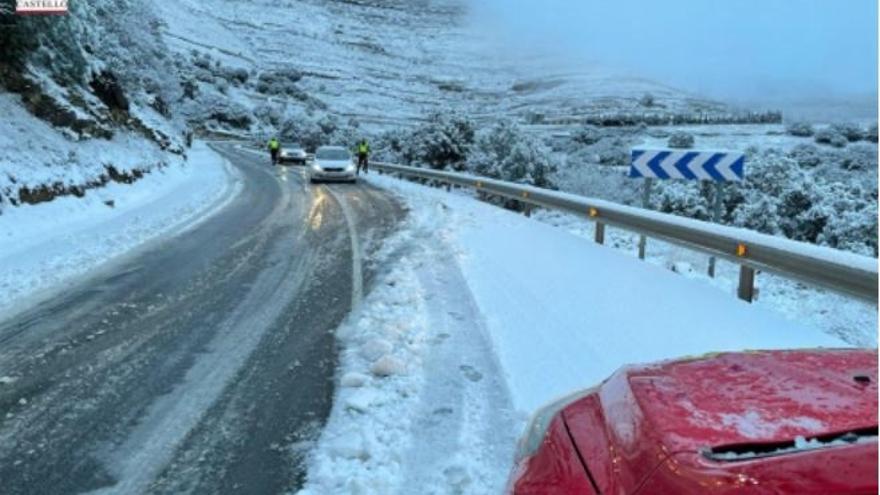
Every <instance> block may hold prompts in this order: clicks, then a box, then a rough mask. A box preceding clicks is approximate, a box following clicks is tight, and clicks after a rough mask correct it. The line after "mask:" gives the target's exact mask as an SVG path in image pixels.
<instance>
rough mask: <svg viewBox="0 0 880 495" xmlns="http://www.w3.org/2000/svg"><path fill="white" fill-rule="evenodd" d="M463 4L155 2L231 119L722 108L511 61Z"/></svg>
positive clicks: (664, 90)
mask: <svg viewBox="0 0 880 495" xmlns="http://www.w3.org/2000/svg"><path fill="white" fill-rule="evenodd" d="M468 5H469V4H468V2H466V1H464V0H424V1H411V0H360V1H353V0H290V1H287V2H284V3H278V2H268V1H252V2H238V1H232V0H206V1H196V0H179V1H175V2H155V6H156V8H157V9H158V11H159V14H160V17H161V18H162V20H163V22H162V26H161V31H162V33H163V34H164V37H165V40H166V43H167V44H169V45H170V46H171V47H173V48H174V49H176V50H177V51H178V52H179V53H180V54H183V55H184V56H187V57H193V54H194V53H204V54H208V55H209V56H210V60H208V61H207V62H206V61H205V60H204V59H199V58H197V57H196V58H193V61H192V62H191V63H192V64H193V65H194V66H193V76H192V77H193V79H194V80H195V82H194V85H197V86H199V87H200V88H201V89H202V92H203V98H206V99H215V100H217V101H218V103H219V104H220V105H221V106H223V105H226V106H231V107H233V108H230V111H229V112H228V113H231V114H233V115H243V114H246V113H248V112H254V111H257V113H261V112H262V113H266V112H267V110H266V109H265V108H262V110H261V109H260V107H263V106H264V105H265V104H266V103H267V102H268V103H269V105H272V106H274V108H278V107H280V106H284V105H285V103H287V104H290V105H293V106H296V107H302V108H304V109H306V110H307V111H309V112H310V113H313V112H319V113H320V112H323V111H329V112H331V113H333V114H334V115H337V116H339V117H342V118H343V119H345V118H349V117H350V118H356V119H357V120H358V121H359V122H360V123H362V124H366V125H371V126H374V127H395V126H399V125H408V124H412V123H414V122H416V121H419V120H420V119H422V118H423V117H424V116H425V115H426V114H427V113H429V112H431V111H436V110H457V111H460V112H462V113H466V114H468V115H471V116H473V117H475V118H477V119H478V120H481V121H494V120H497V119H498V117H499V116H519V117H522V118H535V116H540V117H543V118H547V119H551V120H552V119H555V118H566V117H571V116H576V117H577V116H584V115H596V114H601V113H607V112H620V111H634V112H639V113H645V112H649V113H655V114H670V113H681V112H710V113H717V112H727V111H728V109H727V107H726V106H725V105H723V104H720V103H718V102H712V101H707V100H705V99H701V98H698V97H696V96H694V95H690V94H687V93H685V92H683V91H679V90H676V89H674V88H669V87H666V86H663V85H660V84H657V83H654V82H652V81H648V80H644V79H638V78H632V77H623V76H620V75H617V74H614V73H612V72H609V71H606V70H603V69H599V68H594V69H589V70H584V69H581V70H574V71H571V70H570V71H567V72H560V71H559V70H558V69H551V68H549V67H547V66H545V65H543V64H542V63H541V61H539V60H525V61H522V60H519V61H512V60H509V59H507V58H505V56H504V55H502V54H501V53H500V52H499V51H497V50H494V49H493V48H492V42H491V40H486V39H483V38H482V34H481V33H479V32H478V30H476V29H474V28H473V26H471V25H469V23H468V22H465V20H466V15H467V8H468ZM218 64H219V65H218ZM206 65H207V66H208V67H205V66H206ZM197 66H202V67H201V68H199V67H197ZM235 69H238V70H244V71H246V72H247V73H248V74H249V75H250V79H249V81H248V82H247V83H242V84H237V82H236V81H234V80H232V81H229V78H228V77H225V76H224V74H226V73H229V71H231V70H235ZM209 72H213V74H211V73H209ZM273 72H278V73H280V74H281V77H278V78H271V79H270V80H268V84H262V85H261V84H260V82H261V81H260V78H261V77H267V78H268V77H271V73H273ZM217 79H227V82H222V81H220V82H219V83H218V84H219V87H220V88H221V92H222V93H223V94H222V95H214V96H213V97H210V96H207V95H205V93H211V92H212V91H213V88H212V83H217ZM228 82H232V84H231V85H230V84H228ZM213 85H214V86H217V84H213ZM646 95H650V97H651V98H652V99H653V101H652V103H651V106H650V107H645V105H643V102H642V100H643V98H645V96H646ZM212 106H214V105H212ZM224 118H225V117H224V116H221V120H223V119H224ZM233 120H237V119H233ZM221 124H223V123H222V122H221Z"/></svg>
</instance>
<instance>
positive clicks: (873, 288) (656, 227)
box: [370, 163, 878, 304]
mask: <svg viewBox="0 0 880 495" xmlns="http://www.w3.org/2000/svg"><path fill="white" fill-rule="evenodd" d="M370 167H371V168H374V169H376V170H378V171H380V172H386V173H391V174H398V175H400V176H406V177H416V178H421V179H428V180H433V181H438V182H440V183H443V184H445V185H446V186H447V189H449V188H450V187H451V186H460V187H466V188H473V189H475V190H478V191H482V192H485V193H486V194H490V195H497V196H502V197H505V198H509V199H515V200H518V201H521V202H522V203H524V204H525V205H527V207H526V214H527V215H528V214H529V213H530V211H531V208H532V207H534V206H539V207H543V208H549V209H554V210H559V211H564V212H567V213H572V214H574V215H578V216H582V217H584V218H585V219H588V220H591V221H593V222H595V223H596V233H595V240H596V242H597V243H599V244H602V243H604V241H605V226H606V225H611V226H614V227H618V228H621V229H623V230H627V231H631V232H634V233H636V234H641V235H645V236H647V237H651V238H656V239H662V240H664V241H667V242H670V243H672V244H677V245H680V246H684V247H687V248H691V249H694V250H697V251H702V252H705V253H708V254H710V255H714V256H718V257H720V258H724V259H727V260H729V261H732V262H734V263H737V264H739V265H740V279H739V287H738V290H737V295H738V296H739V298H740V299H743V300H745V301H749V302H751V301H752V300H753V298H754V295H755V290H754V282H755V273H756V271H758V270H764V271H767V272H771V273H775V274H778V275H780V276H783V277H786V278H791V279H796V280H800V281H802V282H805V283H807V284H810V285H815V286H819V287H823V288H826V289H830V290H834V291H837V292H840V293H843V294H847V295H850V296H855V297H857V298H860V299H864V300H866V301H869V302H872V303H874V304H877V294H878V289H877V284H878V278H877V260H876V259H874V258H870V257H867V256H859V255H856V254H852V253H846V252H843V251H838V250H834V249H830V248H824V247H819V246H813V245H810V244H806V243H802V242H797V241H791V240H788V239H780V238H778V237H773V236H769V235H766V234H760V233H757V232H753V231H749V230H745V229H740V228H735V227H726V226H722V225H717V224H712V223H708V222H703V221H700V220H693V219H689V218H682V217H677V216H675V215H670V214H664V213H659V212H654V211H649V210H643V209H639V208H634V207H630V206H624V205H620V204H616V203H612V202H609V201H603V200H598V199H591V198H586V197H582V196H577V195H573V194H567V193H561V192H557V191H550V190H547V189H541V188H537V187H532V186H525V185H520V184H513V183H510V182H504V181H500V180H494V179H487V178H482V177H476V176H472V175H467V174H461V173H455V172H442V171H438V170H432V169H424V168H416V167H406V166H402V165H393V164H389V163H372V164H370Z"/></svg>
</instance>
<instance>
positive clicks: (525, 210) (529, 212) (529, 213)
mask: <svg viewBox="0 0 880 495" xmlns="http://www.w3.org/2000/svg"><path fill="white" fill-rule="evenodd" d="M523 206H524V208H523V214H525V216H526V217H531V216H532V205H530V204H528V203H523Z"/></svg>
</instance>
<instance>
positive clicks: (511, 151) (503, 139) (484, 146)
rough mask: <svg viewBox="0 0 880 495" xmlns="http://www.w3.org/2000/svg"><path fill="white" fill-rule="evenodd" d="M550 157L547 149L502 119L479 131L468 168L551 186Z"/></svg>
mask: <svg viewBox="0 0 880 495" xmlns="http://www.w3.org/2000/svg"><path fill="white" fill-rule="evenodd" d="M549 156H550V150H549V149H547V148H545V147H544V146H543V145H542V144H541V143H539V142H538V141H536V140H535V139H534V138H533V137H532V136H531V135H529V134H527V133H525V132H524V131H523V130H522V129H520V128H519V127H518V126H517V125H516V124H513V123H510V122H501V123H498V124H496V125H495V126H494V127H492V128H491V129H489V130H487V131H484V132H482V133H480V134H479V136H478V137H477V140H476V143H475V145H474V146H473V149H472V152H471V154H470V156H469V157H468V169H469V170H471V171H473V172H474V173H477V174H479V175H484V176H487V177H491V178H494V179H501V180H505V181H510V182H516V183H519V184H529V185H533V186H537V187H544V188H553V187H554V186H553V183H552V182H551V180H550V178H549V175H550V174H551V173H552V172H553V171H554V167H553V164H552V163H551V162H550V159H549Z"/></svg>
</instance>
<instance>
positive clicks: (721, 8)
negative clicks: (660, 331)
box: [471, 0, 877, 100]
mask: <svg viewBox="0 0 880 495" xmlns="http://www.w3.org/2000/svg"><path fill="white" fill-rule="evenodd" d="M471 5H472V6H473V8H472V11H473V16H472V17H473V19H474V21H475V24H478V25H480V26H481V27H482V28H483V29H486V30H487V31H488V32H489V34H490V35H492V36H496V37H498V38H499V40H500V41H502V42H503V43H504V44H505V46H507V47H509V48H511V51H513V52H516V51H517V50H524V51H526V50H527V51H534V50H536V49H538V50H543V51H548V52H553V53H555V54H556V55H559V56H562V57H564V58H565V59H566V60H569V59H570V60H571V61H572V63H574V61H580V62H584V63H599V64H601V65H603V66H607V67H610V68H615V69H620V70H624V71H627V72H628V73H631V74H634V75H640V76H645V77H648V78H651V79H655V80H657V81H659V82H664V83H667V84H670V85H672V86H675V87H678V88H682V89H686V90H690V91H694V92H697V93H700V94H704V95H707V96H713V97H718V98H726V99H741V100H745V99H763V100H773V99H777V98H779V99H791V98H797V97H801V96H803V97H811V98H812V97H825V96H830V97H837V98H846V97H848V96H850V95H854V94H861V95H865V94H876V92H877V0H471Z"/></svg>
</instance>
